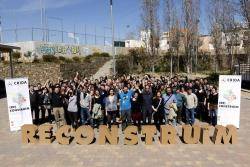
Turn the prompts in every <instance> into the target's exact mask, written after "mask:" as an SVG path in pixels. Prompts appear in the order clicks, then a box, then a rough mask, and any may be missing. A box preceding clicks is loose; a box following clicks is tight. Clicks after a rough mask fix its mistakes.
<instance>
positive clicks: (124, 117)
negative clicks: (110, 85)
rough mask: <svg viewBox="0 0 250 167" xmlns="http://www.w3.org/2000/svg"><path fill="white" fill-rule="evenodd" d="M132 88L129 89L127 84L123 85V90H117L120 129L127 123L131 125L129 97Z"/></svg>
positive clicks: (131, 94) (123, 128) (130, 97)
mask: <svg viewBox="0 0 250 167" xmlns="http://www.w3.org/2000/svg"><path fill="white" fill-rule="evenodd" d="M132 96H133V90H131V89H130V90H129V89H128V86H126V85H125V86H123V90H122V91H120V92H119V102H120V113H121V121H122V131H124V130H125V128H126V127H127V126H128V125H131V99H132Z"/></svg>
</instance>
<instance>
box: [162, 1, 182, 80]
mask: <svg viewBox="0 0 250 167" xmlns="http://www.w3.org/2000/svg"><path fill="white" fill-rule="evenodd" d="M175 2H176V1H175ZM163 20H164V30H165V31H167V32H168V38H167V40H168V45H169V53H170V56H171V59H170V72H171V76H172V73H173V56H177V59H178V60H177V61H178V62H177V71H178V72H179V48H180V37H181V30H180V29H181V28H180V18H179V17H178V13H177V8H176V4H175V3H174V0H165V1H164V11H163Z"/></svg>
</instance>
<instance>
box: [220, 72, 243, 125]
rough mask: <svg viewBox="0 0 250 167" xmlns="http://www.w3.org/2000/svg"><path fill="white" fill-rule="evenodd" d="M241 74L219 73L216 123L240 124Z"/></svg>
mask: <svg viewBox="0 0 250 167" xmlns="http://www.w3.org/2000/svg"><path fill="white" fill-rule="evenodd" d="M240 101H241V76H240V75H220V78H219V100H218V116H217V124H218V125H223V126H226V125H229V124H231V125H234V126H236V127H237V128H239V126H240Z"/></svg>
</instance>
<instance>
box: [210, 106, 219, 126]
mask: <svg viewBox="0 0 250 167" xmlns="http://www.w3.org/2000/svg"><path fill="white" fill-rule="evenodd" d="M217 112H218V110H217V109H213V110H209V115H210V123H211V124H212V125H213V126H215V125H217Z"/></svg>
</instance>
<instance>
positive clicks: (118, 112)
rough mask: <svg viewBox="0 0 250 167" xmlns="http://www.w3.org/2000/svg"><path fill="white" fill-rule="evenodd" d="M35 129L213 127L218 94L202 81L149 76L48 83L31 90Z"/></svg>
mask: <svg viewBox="0 0 250 167" xmlns="http://www.w3.org/2000/svg"><path fill="white" fill-rule="evenodd" d="M29 89H30V103H31V111H32V115H33V118H34V119H33V122H34V124H37V125H38V124H43V123H45V122H49V123H54V122H55V124H56V126H57V127H60V126H62V125H65V124H68V125H71V126H72V127H73V128H77V127H79V126H81V125H90V126H92V127H94V128H98V127H99V125H107V126H108V127H109V128H110V127H111V125H114V124H115V125H121V127H122V130H124V129H125V128H126V127H127V126H129V125H136V126H138V127H139V128H140V126H141V125H145V124H155V125H156V126H157V127H159V126H160V125H162V124H171V125H173V126H176V125H177V124H190V125H193V124H194V123H195V121H196V120H197V119H198V120H200V121H205V122H208V123H210V124H211V125H216V123H217V121H216V120H217V106H218V93H217V88H216V86H215V85H212V84H209V83H208V81H207V79H203V78H199V79H195V80H191V81H189V80H188V79H187V78H180V77H179V76H174V77H172V78H170V77H164V76H161V77H159V78H157V77H152V76H150V75H145V76H139V75H123V76H120V77H100V78H99V79H95V80H93V79H88V78H81V77H80V76H79V74H78V73H76V75H75V76H74V77H73V78H72V79H71V80H58V83H52V82H51V81H49V80H47V81H46V83H45V84H44V85H41V84H37V85H30V87H29Z"/></svg>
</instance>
